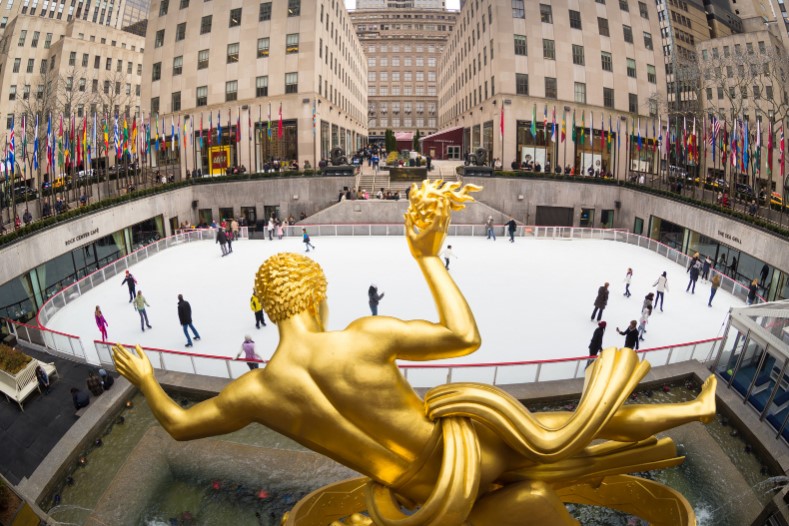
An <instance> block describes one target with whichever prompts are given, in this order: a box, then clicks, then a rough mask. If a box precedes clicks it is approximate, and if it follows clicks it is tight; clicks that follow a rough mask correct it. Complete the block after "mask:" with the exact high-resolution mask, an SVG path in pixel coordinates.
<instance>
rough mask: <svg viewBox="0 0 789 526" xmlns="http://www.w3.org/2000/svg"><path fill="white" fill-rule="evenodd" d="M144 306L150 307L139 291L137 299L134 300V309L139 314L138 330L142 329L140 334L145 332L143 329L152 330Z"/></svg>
mask: <svg viewBox="0 0 789 526" xmlns="http://www.w3.org/2000/svg"><path fill="white" fill-rule="evenodd" d="M146 306H148V307H150V305H148V302H147V301H146V300H145V296H143V295H142V291H141V290H139V291H137V297H136V298H134V308H136V309H137V312H138V313H140V328H141V329H142V332H145V327H148V328H149V329H153V327H151V324H150V323H148V313H147V312H146V311H145V307H146Z"/></svg>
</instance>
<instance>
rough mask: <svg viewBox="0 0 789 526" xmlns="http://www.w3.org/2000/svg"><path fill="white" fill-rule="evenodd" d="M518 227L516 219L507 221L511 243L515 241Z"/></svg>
mask: <svg viewBox="0 0 789 526" xmlns="http://www.w3.org/2000/svg"><path fill="white" fill-rule="evenodd" d="M517 229H518V224H517V223H516V222H515V220H514V219H510V220H509V221H507V233H508V234H509V235H510V243H515V231H516V230H517Z"/></svg>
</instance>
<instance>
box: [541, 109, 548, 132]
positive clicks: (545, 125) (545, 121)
mask: <svg viewBox="0 0 789 526" xmlns="http://www.w3.org/2000/svg"><path fill="white" fill-rule="evenodd" d="M542 129H543V130H547V129H548V105H547V104H546V105H545V107H544V108H543V110H542Z"/></svg>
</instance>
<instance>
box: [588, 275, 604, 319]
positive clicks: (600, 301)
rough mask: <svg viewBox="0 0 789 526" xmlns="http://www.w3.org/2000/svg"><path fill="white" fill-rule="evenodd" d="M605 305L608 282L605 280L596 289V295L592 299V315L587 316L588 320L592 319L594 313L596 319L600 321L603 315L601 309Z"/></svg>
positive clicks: (602, 309)
mask: <svg viewBox="0 0 789 526" xmlns="http://www.w3.org/2000/svg"><path fill="white" fill-rule="evenodd" d="M606 305H608V282H607V281H606V282H605V283H604V284H603V286H602V287H600V288H599V289H597V297H596V298H595V300H594V310H593V311H592V317H591V318H589V319H590V320H592V321H594V317H595V314H596V315H597V321H600V318H602V317H603V311H604V310H605V307H606Z"/></svg>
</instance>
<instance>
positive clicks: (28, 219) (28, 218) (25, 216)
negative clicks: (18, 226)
mask: <svg viewBox="0 0 789 526" xmlns="http://www.w3.org/2000/svg"><path fill="white" fill-rule="evenodd" d="M32 220H33V215H32V214H31V213H30V210H28V209H27V208H25V213H24V214H22V221H24V222H25V226H27V225H29V224H30V222H31V221H32Z"/></svg>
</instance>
